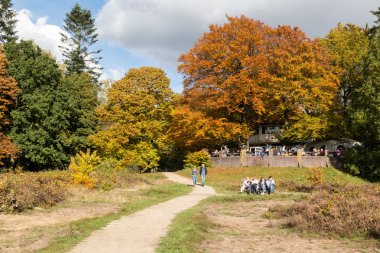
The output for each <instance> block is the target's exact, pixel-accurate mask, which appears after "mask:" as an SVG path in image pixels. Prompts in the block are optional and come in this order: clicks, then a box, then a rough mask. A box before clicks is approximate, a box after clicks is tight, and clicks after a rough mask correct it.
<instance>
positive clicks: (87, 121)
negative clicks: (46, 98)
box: [56, 73, 99, 155]
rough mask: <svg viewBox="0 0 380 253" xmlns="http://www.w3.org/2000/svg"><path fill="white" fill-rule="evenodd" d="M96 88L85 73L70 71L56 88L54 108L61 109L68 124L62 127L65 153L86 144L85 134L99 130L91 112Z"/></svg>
mask: <svg viewBox="0 0 380 253" xmlns="http://www.w3.org/2000/svg"><path fill="white" fill-rule="evenodd" d="M97 92H98V88H97V85H96V83H94V82H93V80H92V78H91V76H90V75H89V74H87V73H82V74H76V73H74V74H72V75H70V76H66V77H64V78H63V79H62V81H61V84H60V86H59V88H58V90H57V96H58V97H57V101H56V102H57V104H58V105H59V107H60V108H58V110H59V109H60V110H64V111H65V120H67V121H68V127H67V128H66V129H62V131H63V130H64V131H63V133H64V134H62V138H63V139H64V140H65V143H66V147H67V153H69V154H70V155H74V154H76V153H77V152H78V151H85V150H86V149H87V148H88V147H89V141H88V136H89V135H92V134H94V133H95V132H96V131H97V130H99V121H98V118H97V116H96V114H95V110H96V108H97V106H98V97H97Z"/></svg>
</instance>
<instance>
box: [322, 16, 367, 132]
mask: <svg viewBox="0 0 380 253" xmlns="http://www.w3.org/2000/svg"><path fill="white" fill-rule="evenodd" d="M366 32H367V31H366V30H365V29H363V28H361V27H358V26H356V25H353V24H346V25H342V24H340V23H339V24H338V25H337V26H336V27H335V28H334V29H332V30H331V31H330V32H329V33H328V34H327V35H326V36H325V38H323V39H322V40H321V43H322V45H324V46H325V47H326V48H327V50H328V52H329V54H330V55H331V58H332V64H333V65H335V66H337V67H339V69H340V72H339V81H340V84H339V92H338V101H337V102H338V103H336V105H337V108H336V112H337V116H340V117H341V121H343V122H344V124H343V126H342V128H341V129H340V131H341V133H343V134H345V135H349V133H348V131H349V130H350V129H351V127H352V126H351V122H350V120H349V119H350V117H349V114H350V104H351V100H352V93H353V92H354V91H355V89H356V88H357V87H359V86H360V85H361V84H362V83H363V81H364V75H363V67H364V58H365V57H366V55H367V54H368V46H369V39H368V36H367V35H366Z"/></svg>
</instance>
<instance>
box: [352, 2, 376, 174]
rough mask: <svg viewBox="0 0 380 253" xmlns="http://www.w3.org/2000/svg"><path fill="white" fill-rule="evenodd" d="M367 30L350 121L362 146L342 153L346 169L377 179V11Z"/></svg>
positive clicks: (353, 95)
mask: <svg viewBox="0 0 380 253" xmlns="http://www.w3.org/2000/svg"><path fill="white" fill-rule="evenodd" d="M372 13H373V14H374V15H375V16H376V17H377V21H376V22H375V24H376V25H375V26H374V27H373V28H372V29H370V33H369V38H370V43H369V51H368V54H367V56H366V58H365V61H364V68H363V69H364V72H363V75H364V82H363V83H362V84H361V85H360V86H358V87H356V88H355V90H354V91H353V94H352V104H351V120H352V131H353V133H354V137H355V139H357V140H359V141H361V142H362V143H363V146H362V147H358V148H355V149H352V150H350V151H349V152H348V153H347V154H346V156H345V157H346V159H347V160H346V164H345V166H346V168H348V169H349V170H350V171H351V172H356V173H360V174H361V175H364V176H369V177H377V178H380V26H379V25H380V8H379V10H378V11H375V12H372Z"/></svg>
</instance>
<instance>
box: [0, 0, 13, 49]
mask: <svg viewBox="0 0 380 253" xmlns="http://www.w3.org/2000/svg"><path fill="white" fill-rule="evenodd" d="M12 7H13V4H12V1H11V0H0V44H4V43H8V42H11V41H16V40H17V35H16V31H15V27H16V22H17V21H16V19H15V16H16V12H15V11H14V10H13V9H12Z"/></svg>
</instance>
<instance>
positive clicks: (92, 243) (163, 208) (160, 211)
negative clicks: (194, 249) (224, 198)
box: [70, 172, 215, 253]
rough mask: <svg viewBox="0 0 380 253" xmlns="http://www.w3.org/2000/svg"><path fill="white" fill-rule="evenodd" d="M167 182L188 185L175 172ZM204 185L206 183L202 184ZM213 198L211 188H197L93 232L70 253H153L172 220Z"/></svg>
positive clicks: (185, 180)
mask: <svg viewBox="0 0 380 253" xmlns="http://www.w3.org/2000/svg"><path fill="white" fill-rule="evenodd" d="M164 174H165V176H167V177H168V178H169V179H170V180H172V181H174V182H178V183H182V184H187V185H189V186H190V185H191V184H192V182H191V179H190V178H189V179H187V178H183V177H181V176H178V175H176V174H175V173H169V172H167V173H164ZM206 182H207V181H206ZM212 195H215V191H214V189H213V188H211V187H209V186H205V187H201V186H199V185H197V186H196V187H194V189H193V191H192V192H191V193H189V194H187V195H185V196H182V197H178V198H175V199H172V200H169V201H167V202H164V203H161V204H158V205H155V206H151V207H149V208H146V209H144V210H142V211H139V212H137V213H134V214H131V215H128V216H125V217H123V218H121V219H120V220H116V221H113V222H111V223H110V224H108V225H107V226H106V227H104V228H103V229H101V230H97V231H95V232H93V233H92V234H91V235H90V236H89V237H88V238H87V239H85V240H84V241H83V242H81V243H80V244H79V245H77V246H76V247H75V248H74V249H73V250H71V251H70V253H88V252H91V253H102V252H107V253H109V252H113V253H121V252H134V253H138V252H144V253H147V252H154V251H155V248H156V246H157V245H158V243H159V242H160V238H162V237H163V236H165V234H166V233H167V231H168V229H169V226H170V223H171V221H172V219H173V218H174V217H175V216H176V215H177V214H178V213H180V212H181V211H183V210H186V209H188V208H190V207H192V206H194V205H196V204H197V203H199V201H201V200H202V199H205V198H208V197H210V196H212Z"/></svg>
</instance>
